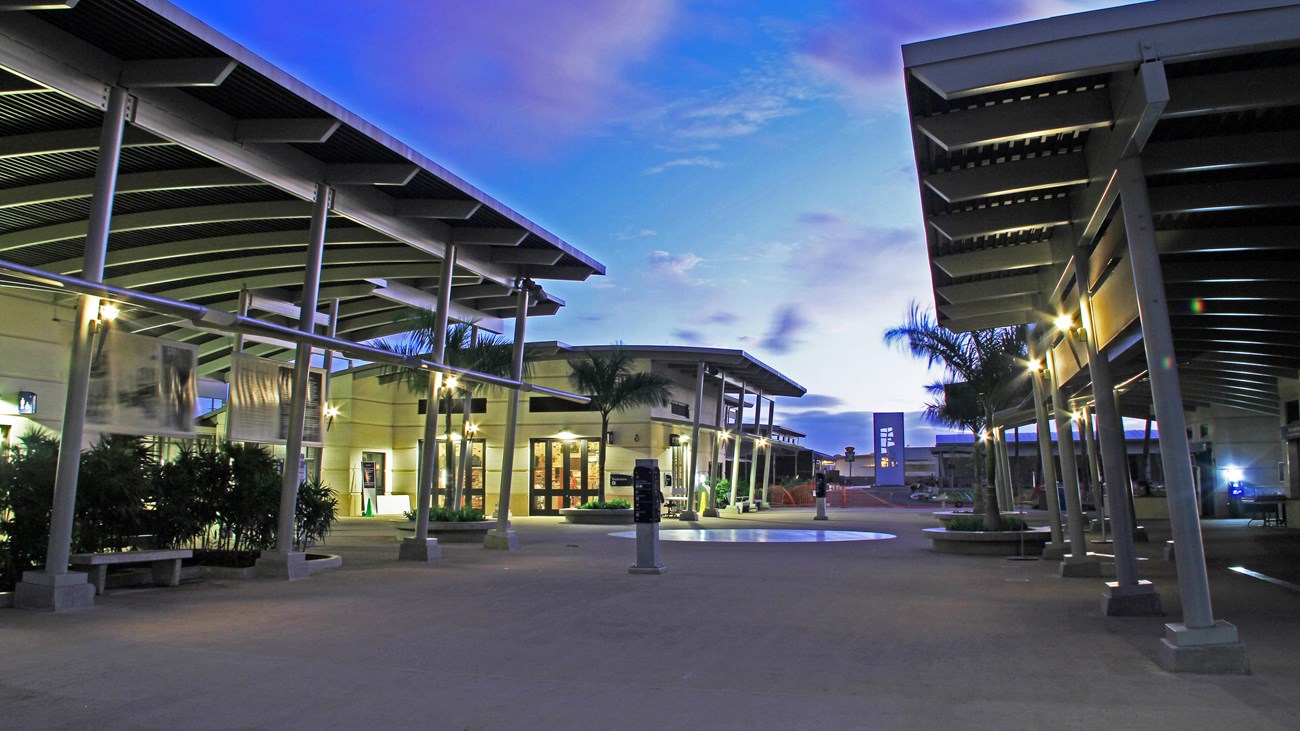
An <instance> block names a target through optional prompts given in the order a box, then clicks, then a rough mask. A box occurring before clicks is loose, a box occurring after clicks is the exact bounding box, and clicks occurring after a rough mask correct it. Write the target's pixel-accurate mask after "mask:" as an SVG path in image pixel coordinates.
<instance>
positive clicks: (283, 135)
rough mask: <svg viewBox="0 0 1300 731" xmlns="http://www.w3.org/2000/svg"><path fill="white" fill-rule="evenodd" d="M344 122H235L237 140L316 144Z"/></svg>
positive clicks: (317, 120)
mask: <svg viewBox="0 0 1300 731" xmlns="http://www.w3.org/2000/svg"><path fill="white" fill-rule="evenodd" d="M342 124H343V123H342V122H340V121H338V120H337V119H331V118H329V117H325V118H321V119H311V118H304V119H241V120H239V121H238V122H236V123H235V142H241V143H277V142H279V143H288V142H292V143H297V144H315V143H321V142H325V141H326V140H328V139H329V138H330V137H331V136H333V134H334V133H335V132H336V131H338V128H339V126H341V125H342Z"/></svg>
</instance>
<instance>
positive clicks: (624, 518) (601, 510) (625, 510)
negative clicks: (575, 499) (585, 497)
mask: <svg viewBox="0 0 1300 731" xmlns="http://www.w3.org/2000/svg"><path fill="white" fill-rule="evenodd" d="M560 515H563V516H564V522H566V523H584V524H587V525H623V524H627V523H631V522H632V503H629V502H628V501H626V500H623V499H621V498H615V499H614V500H591V501H588V502H585V503H583V504H582V505H580V506H578V507H576V508H562V509H561V510H560Z"/></svg>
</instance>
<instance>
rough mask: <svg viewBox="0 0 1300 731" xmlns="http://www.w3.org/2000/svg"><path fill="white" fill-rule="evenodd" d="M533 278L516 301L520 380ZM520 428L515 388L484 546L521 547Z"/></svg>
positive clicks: (515, 357)
mask: <svg viewBox="0 0 1300 731" xmlns="http://www.w3.org/2000/svg"><path fill="white" fill-rule="evenodd" d="M533 286H534V285H533V282H532V280H529V279H523V280H521V281H520V282H519V292H518V294H517V295H516V297H517V299H516V301H515V342H514V348H513V350H512V353H511V354H512V362H511V365H510V373H511V377H513V378H514V379H515V380H516V381H518V380H520V379H522V378H523V375H524V329H525V325H526V324H527V320H528V297H529V290H530V289H532V287H533ZM518 431H519V391H517V390H512V391H510V394H509V395H508V396H507V397H506V434H505V444H504V445H503V446H502V454H501V491H500V494H499V495H498V496H497V527H496V528H493V529H492V530H490V531H488V534H487V538H485V539H484V540H483V547H484V548H491V549H495V550H500V551H513V550H516V549H518V548H519V536H518V535H516V534H515V532H514V531H513V530H510V483H511V481H512V479H513V478H514V470H515V438H516V432H518Z"/></svg>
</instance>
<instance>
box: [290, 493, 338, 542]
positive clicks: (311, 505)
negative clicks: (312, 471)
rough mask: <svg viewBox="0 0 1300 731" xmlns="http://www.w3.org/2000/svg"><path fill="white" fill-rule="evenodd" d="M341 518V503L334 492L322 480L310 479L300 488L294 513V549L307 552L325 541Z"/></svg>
mask: <svg viewBox="0 0 1300 731" xmlns="http://www.w3.org/2000/svg"><path fill="white" fill-rule="evenodd" d="M338 517H339V501H338V498H336V497H334V490H333V489H331V488H330V486H329V485H326V484H323V483H322V482H321V481H320V480H318V479H316V478H314V477H309V478H307V479H306V480H304V481H303V483H302V484H301V485H299V486H298V501H297V505H296V507H295V512H294V522H293V524H294V536H293V545H294V548H295V549H297V550H299V551H305V550H307V548H308V547H309V546H310V545H312V544H314V543H318V542H320V541H322V540H324V539H325V536H326V535H328V534H329V532H330V529H331V528H333V527H334V521H336V520H338Z"/></svg>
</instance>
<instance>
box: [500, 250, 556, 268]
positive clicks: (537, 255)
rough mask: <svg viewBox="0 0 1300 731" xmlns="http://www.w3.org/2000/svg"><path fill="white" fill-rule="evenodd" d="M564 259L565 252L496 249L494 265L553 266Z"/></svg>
mask: <svg viewBox="0 0 1300 731" xmlns="http://www.w3.org/2000/svg"><path fill="white" fill-rule="evenodd" d="M563 258H564V252H563V251H556V250H554V249H507V248H503V247H495V248H494V249H493V251H492V263H493V264H544V265H551V264H555V263H557V262H559V261H560V260H561V259H563Z"/></svg>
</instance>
